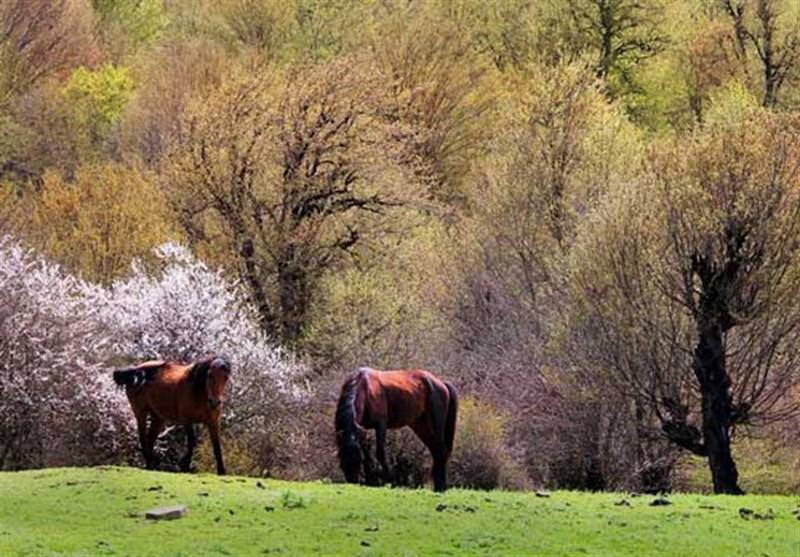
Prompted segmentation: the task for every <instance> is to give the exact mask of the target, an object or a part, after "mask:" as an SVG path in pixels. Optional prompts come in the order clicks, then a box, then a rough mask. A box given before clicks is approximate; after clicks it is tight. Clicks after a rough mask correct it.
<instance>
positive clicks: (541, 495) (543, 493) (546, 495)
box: [536, 491, 550, 497]
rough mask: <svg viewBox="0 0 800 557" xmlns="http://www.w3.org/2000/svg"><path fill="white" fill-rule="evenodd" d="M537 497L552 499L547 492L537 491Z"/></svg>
mask: <svg viewBox="0 0 800 557" xmlns="http://www.w3.org/2000/svg"><path fill="white" fill-rule="evenodd" d="M536 497H550V494H549V493H548V492H547V491H537V492H536Z"/></svg>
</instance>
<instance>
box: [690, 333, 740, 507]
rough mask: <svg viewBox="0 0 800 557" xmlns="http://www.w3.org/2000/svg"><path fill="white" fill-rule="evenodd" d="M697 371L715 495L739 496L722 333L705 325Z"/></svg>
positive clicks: (695, 355) (701, 336) (704, 437)
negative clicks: (732, 449) (732, 446)
mask: <svg viewBox="0 0 800 557" xmlns="http://www.w3.org/2000/svg"><path fill="white" fill-rule="evenodd" d="M694 372H695V374H696V375H697V378H698V380H699V381H700V394H701V397H702V411H703V445H704V447H705V453H706V456H707V457H708V467H709V469H710V470H711V479H712V481H713V483H714V493H728V494H734V495H739V494H741V493H744V492H743V491H742V490H741V489H740V488H739V485H738V479H739V473H738V471H737V470H736V463H735V462H734V460H733V455H732V454H731V436H730V430H731V425H732V423H731V414H732V413H731V396H730V379H729V378H728V373H727V371H726V369H725V350H724V347H723V341H722V330H721V328H720V327H719V326H718V325H715V324H712V325H708V326H705V327H704V328H703V330H701V331H700V338H699V340H698V343H697V348H696V349H695V353H694Z"/></svg>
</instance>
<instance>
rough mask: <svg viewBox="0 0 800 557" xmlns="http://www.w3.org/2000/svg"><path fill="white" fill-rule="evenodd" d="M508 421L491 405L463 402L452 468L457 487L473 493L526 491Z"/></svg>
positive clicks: (451, 482) (453, 483)
mask: <svg viewBox="0 0 800 557" xmlns="http://www.w3.org/2000/svg"><path fill="white" fill-rule="evenodd" d="M506 428H507V423H506V418H505V416H503V415H502V414H501V413H500V412H498V411H497V410H496V409H495V408H494V407H493V406H492V405H491V404H487V403H483V402H479V401H477V400H474V399H470V398H467V399H464V400H462V401H461V405H460V407H459V412H458V427H457V428H456V439H455V446H454V448H453V456H452V457H451V460H450V466H449V482H450V484H451V485H453V486H459V487H467V488H472V489H496V488H515V489H519V488H522V487H524V484H525V474H524V472H523V471H522V468H521V466H520V465H519V464H518V463H517V462H516V460H515V459H514V458H513V456H512V454H511V451H510V449H509V444H508V437H507V435H506Z"/></svg>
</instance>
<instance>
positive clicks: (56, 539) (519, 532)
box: [0, 467, 800, 557]
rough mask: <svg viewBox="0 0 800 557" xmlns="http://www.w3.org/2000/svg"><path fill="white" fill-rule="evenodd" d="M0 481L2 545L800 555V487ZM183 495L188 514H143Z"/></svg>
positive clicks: (66, 472)
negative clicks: (712, 490) (673, 491)
mask: <svg viewBox="0 0 800 557" xmlns="http://www.w3.org/2000/svg"><path fill="white" fill-rule="evenodd" d="M0 494H2V499H0V501H1V503H0V555H3V556H4V557H10V556H15V555H19V556H31V555H61V554H66V555H131V556H139V555H159V556H179V555H186V556H189V555H193V556H194V555H271V554H282V555H297V554H327V555H330V554H342V555H498V554H507V555H511V554H513V555H520V554H537V555H542V554H544V555H579V554H590V555H643V554H648V555H681V556H687V555H709V556H716V555H748V556H750V555H769V556H771V557H776V556H780V555H786V556H796V555H798V554H800V522H798V519H797V517H796V516H795V515H794V513H795V511H796V510H797V509H798V507H799V506H800V499H798V498H797V497H785V496H784V497H782V496H746V497H728V496H704V495H674V496H671V497H670V498H669V499H670V500H671V501H672V503H673V504H672V505H669V506H655V507H654V506H650V502H651V501H652V500H653V497H650V496H639V497H632V496H626V495H621V494H585V493H572V492H555V493H552V494H551V495H550V497H537V496H536V495H535V494H532V493H508V492H475V491H462V490H451V491H449V492H447V493H446V494H444V495H437V494H434V493H432V492H430V491H427V490H418V491H411V490H395V489H388V488H387V489H374V488H363V487H355V486H346V485H332V484H324V483H289V482H280V481H271V480H256V479H253V478H234V477H227V478H218V477H216V476H208V475H180V474H169V473H154V472H146V471H142V470H136V469H129V468H112V467H103V468H83V469H49V470H34V471H27V472H14V473H1V474H0ZM622 500H625V501H626V502H627V503H626V504H618V503H619V502H620V501H622ZM177 503H181V504H185V505H187V506H188V508H189V513H188V516H187V517H185V518H182V519H179V520H173V521H165V522H153V521H150V520H146V519H145V518H144V517H143V516H142V515H141V514H140V513H142V512H143V511H146V510H148V509H151V508H153V507H157V506H161V505H170V504H177ZM742 507H745V508H747V509H750V510H752V511H753V513H754V514H755V515H761V516H762V518H747V519H745V518H742V517H741V516H740V508H742ZM765 515H766V516H772V517H773V518H763V516H765Z"/></svg>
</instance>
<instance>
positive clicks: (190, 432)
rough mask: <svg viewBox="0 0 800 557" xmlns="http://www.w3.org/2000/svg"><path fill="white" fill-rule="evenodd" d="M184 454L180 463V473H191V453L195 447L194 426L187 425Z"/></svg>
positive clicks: (195, 435)
mask: <svg viewBox="0 0 800 557" xmlns="http://www.w3.org/2000/svg"><path fill="white" fill-rule="evenodd" d="M185 429H186V454H185V455H184V457H183V458H182V459H181V461H180V467H181V472H191V469H192V453H194V448H195V447H196V446H197V432H196V431H195V430H194V426H193V425H192V424H189V425H187V426H186V428H185Z"/></svg>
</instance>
